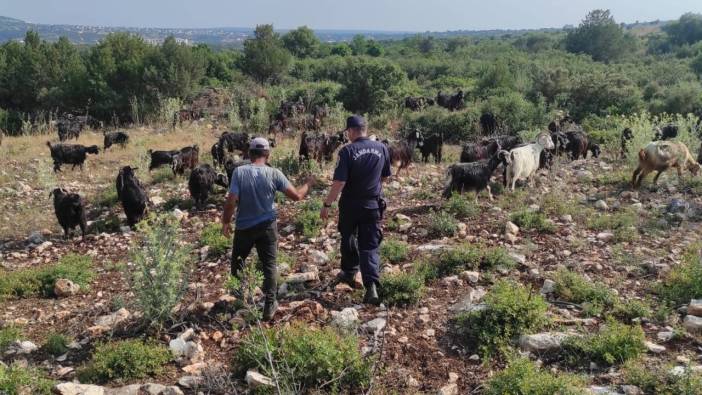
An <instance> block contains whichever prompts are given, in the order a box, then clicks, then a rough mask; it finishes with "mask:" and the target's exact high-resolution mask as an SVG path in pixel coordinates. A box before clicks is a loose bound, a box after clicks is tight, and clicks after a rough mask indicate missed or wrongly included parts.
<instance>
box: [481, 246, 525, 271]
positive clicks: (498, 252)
mask: <svg viewBox="0 0 702 395" xmlns="http://www.w3.org/2000/svg"><path fill="white" fill-rule="evenodd" d="M515 266H517V261H515V260H514V258H512V257H511V256H510V255H509V253H508V252H507V250H505V249H504V247H490V248H487V249H483V258H482V262H481V264H480V267H481V268H484V269H495V268H503V269H511V268H513V267H515Z"/></svg>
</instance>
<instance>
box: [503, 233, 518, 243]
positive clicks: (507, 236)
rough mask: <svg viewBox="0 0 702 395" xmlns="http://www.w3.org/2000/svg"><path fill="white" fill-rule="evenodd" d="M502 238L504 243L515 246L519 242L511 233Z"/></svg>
mask: <svg viewBox="0 0 702 395" xmlns="http://www.w3.org/2000/svg"><path fill="white" fill-rule="evenodd" d="M504 238H505V241H507V242H509V243H510V244H515V243H517V241H519V238H518V237H517V236H516V235H513V234H511V233H505V235H504Z"/></svg>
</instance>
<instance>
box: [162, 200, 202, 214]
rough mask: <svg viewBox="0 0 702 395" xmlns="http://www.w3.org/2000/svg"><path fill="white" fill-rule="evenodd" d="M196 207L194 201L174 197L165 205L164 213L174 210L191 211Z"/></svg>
mask: <svg viewBox="0 0 702 395" xmlns="http://www.w3.org/2000/svg"><path fill="white" fill-rule="evenodd" d="M194 206H195V201H194V200H193V199H183V198H181V197H172V198H169V199H168V200H166V202H165V203H163V210H164V211H173V210H174V209H179V210H190V209H191V208H193V207H194Z"/></svg>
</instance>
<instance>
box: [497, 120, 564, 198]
mask: <svg viewBox="0 0 702 395" xmlns="http://www.w3.org/2000/svg"><path fill="white" fill-rule="evenodd" d="M554 147H555V145H554V144H553V140H551V136H550V135H549V134H548V133H545V132H544V133H540V134H539V135H538V136H537V137H536V142H535V143H531V144H527V145H524V146H521V147H517V148H514V149H513V150H511V151H510V152H509V155H505V162H506V171H505V182H506V183H507V184H508V185H509V186H510V190H512V191H514V186H515V184H516V183H517V180H528V182H529V184H531V182H532V180H533V178H534V175H535V174H536V171H537V170H539V158H540V156H541V151H543V150H544V149H553V148H554Z"/></svg>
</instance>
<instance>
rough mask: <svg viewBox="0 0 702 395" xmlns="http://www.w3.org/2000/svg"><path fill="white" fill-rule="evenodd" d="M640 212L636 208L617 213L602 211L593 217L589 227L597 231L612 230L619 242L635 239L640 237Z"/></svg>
mask: <svg viewBox="0 0 702 395" xmlns="http://www.w3.org/2000/svg"><path fill="white" fill-rule="evenodd" d="M638 219H639V214H637V213H636V211H634V210H620V211H617V212H615V213H602V214H597V215H595V216H594V217H591V218H590V219H589V220H588V223H587V227H588V228H590V229H592V230H596V231H605V230H608V231H611V232H612V233H613V234H614V240H615V241H617V242H622V241H633V240H636V239H637V238H638V237H639V232H638V230H637V229H636V226H637V224H638Z"/></svg>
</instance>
